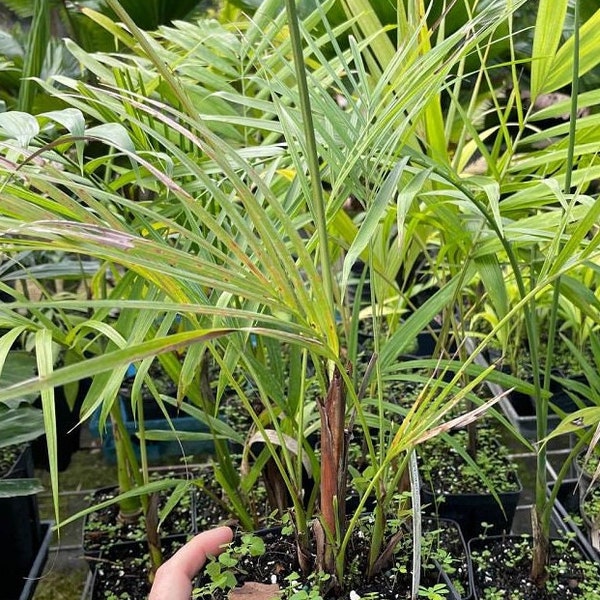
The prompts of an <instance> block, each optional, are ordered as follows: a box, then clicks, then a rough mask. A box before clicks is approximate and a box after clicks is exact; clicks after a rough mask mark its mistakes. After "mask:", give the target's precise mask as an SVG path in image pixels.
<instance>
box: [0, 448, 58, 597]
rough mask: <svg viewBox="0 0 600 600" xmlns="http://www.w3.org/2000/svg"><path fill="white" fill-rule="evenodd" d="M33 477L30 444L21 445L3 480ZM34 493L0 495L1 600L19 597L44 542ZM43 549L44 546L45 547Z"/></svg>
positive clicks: (43, 531)
mask: <svg viewBox="0 0 600 600" xmlns="http://www.w3.org/2000/svg"><path fill="white" fill-rule="evenodd" d="M32 477H33V458H32V454H31V447H30V446H29V445H27V446H24V447H23V449H22V450H21V451H20V454H19V455H18V457H17V459H16V461H15V463H14V464H13V466H12V468H11V469H10V470H9V471H8V472H7V473H6V475H4V477H3V479H24V478H32ZM44 533H45V530H42V525H41V523H40V515H39V509H38V502H37V496H36V495H35V494H33V495H29V496H14V497H11V498H0V565H1V566H2V574H3V575H2V581H1V582H0V590H1V592H0V597H1V598H2V599H3V600H13V599H14V598H19V597H20V594H21V590H22V588H23V580H24V578H25V577H27V576H28V574H29V572H30V570H31V567H32V565H33V564H34V563H35V560H36V557H37V555H38V552H39V550H40V547H41V546H42V542H43V541H44ZM46 551H47V547H46Z"/></svg>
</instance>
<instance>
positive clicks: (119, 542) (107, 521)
mask: <svg viewBox="0 0 600 600" xmlns="http://www.w3.org/2000/svg"><path fill="white" fill-rule="evenodd" d="M167 492H168V491H167ZM117 495H118V488H117V487H115V486H110V487H105V488H101V489H98V490H96V491H95V492H94V493H93V494H92V497H91V498H90V506H94V505H96V504H99V503H100V502H104V501H106V500H109V499H111V498H114V497H115V496H117ZM185 498H186V499H185V501H183V499H182V500H181V501H180V502H179V503H178V505H177V506H176V507H175V508H173V510H172V511H171V512H170V513H169V515H168V516H167V518H166V519H165V521H164V522H163V524H162V526H161V543H165V544H167V545H169V544H171V543H172V542H173V540H181V539H183V540H185V539H187V538H189V537H191V536H192V535H193V534H194V533H195V532H196V522H195V519H196V507H195V494H194V490H190V491H189V494H188V495H186V496H185ZM161 500H162V499H161ZM166 500H167V498H165V499H164V501H161V503H160V506H164V504H165V502H166ZM159 509H160V507H159ZM118 515H119V508H118V505H117V504H116V503H115V504H111V505H110V506H109V507H107V508H104V509H101V510H100V511H95V512H93V513H90V514H88V515H86V516H85V517H84V520H83V527H82V532H83V533H82V544H81V545H82V549H83V556H84V558H85V560H86V561H87V563H88V566H89V568H90V570H93V569H94V567H95V566H96V565H97V563H98V560H99V559H100V555H101V554H103V553H104V554H106V553H109V552H111V551H112V549H113V548H114V549H115V550H116V551H120V549H121V548H126V547H128V546H139V544H140V542H141V541H143V540H144V539H145V537H146V532H145V528H144V520H143V516H142V515H141V514H140V517H139V519H138V520H137V521H136V522H135V523H131V524H126V523H123V522H122V521H120V520H119V517H118Z"/></svg>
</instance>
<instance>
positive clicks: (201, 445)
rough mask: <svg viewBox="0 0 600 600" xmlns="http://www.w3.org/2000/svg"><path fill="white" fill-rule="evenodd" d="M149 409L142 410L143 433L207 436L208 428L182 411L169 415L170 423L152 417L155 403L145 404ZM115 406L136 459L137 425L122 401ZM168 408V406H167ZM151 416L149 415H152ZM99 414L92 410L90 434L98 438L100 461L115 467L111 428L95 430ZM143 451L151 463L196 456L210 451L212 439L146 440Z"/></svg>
mask: <svg viewBox="0 0 600 600" xmlns="http://www.w3.org/2000/svg"><path fill="white" fill-rule="evenodd" d="M148 404H149V406H148V408H149V410H148V411H146V410H145V411H144V414H145V415H146V418H145V420H144V426H145V428H146V430H147V431H150V430H158V431H172V427H173V429H174V430H175V431H180V432H191V433H209V428H208V427H207V426H206V425H205V424H204V423H202V422H201V421H199V420H198V419H195V418H194V417H191V416H189V415H187V414H186V413H184V412H176V411H174V412H173V413H172V416H171V415H170V419H171V424H172V427H171V424H170V423H169V421H167V419H166V418H165V417H164V416H160V415H158V414H156V410H154V411H153V410H150V409H151V408H155V406H152V405H153V404H154V405H155V403H148ZM119 405H120V408H121V414H122V415H123V420H124V423H125V428H126V429H127V431H128V432H129V434H130V437H131V441H132V444H133V447H134V450H135V452H136V455H137V456H138V458H139V457H140V440H139V438H138V436H137V432H138V430H139V427H138V424H137V422H136V420H135V418H134V417H133V415H132V414H131V410H130V407H129V406H128V405H127V403H126V402H125V401H124V400H123V398H120V399H119ZM170 408H171V407H170ZM153 412H154V413H155V414H153V415H152V413H153ZM148 414H151V416H152V418H148ZM99 419H100V411H96V412H95V413H94V414H93V415H92V418H91V419H90V431H91V433H92V435H93V436H94V437H100V438H102V455H103V457H104V460H105V461H106V462H107V463H108V464H116V462H117V456H116V450H115V439H114V436H113V431H112V428H111V427H110V424H109V423H107V424H106V426H105V428H104V430H103V431H102V433H101V432H100V428H99ZM146 451H147V454H148V460H149V461H150V462H151V463H158V462H161V461H164V459H165V458H171V457H181V455H182V452H183V454H185V455H186V456H189V455H199V454H210V453H212V452H213V451H214V444H213V442H212V440H196V441H190V440H186V441H181V442H179V441H177V440H167V441H158V440H147V441H146Z"/></svg>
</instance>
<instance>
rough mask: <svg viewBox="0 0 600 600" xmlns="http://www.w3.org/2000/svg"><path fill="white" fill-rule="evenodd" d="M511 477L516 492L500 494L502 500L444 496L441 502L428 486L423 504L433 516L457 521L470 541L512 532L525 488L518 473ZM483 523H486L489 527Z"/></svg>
mask: <svg viewBox="0 0 600 600" xmlns="http://www.w3.org/2000/svg"><path fill="white" fill-rule="evenodd" d="M511 477H512V478H513V482H514V485H515V488H516V489H515V491H512V492H500V493H498V495H497V497H498V499H496V498H495V497H494V496H493V495H492V494H490V493H488V494H444V501H443V502H438V501H437V495H436V494H435V493H434V491H433V490H432V489H431V487H430V486H429V485H427V484H424V485H423V486H422V488H421V496H422V502H423V505H427V506H426V508H425V510H426V511H428V512H430V513H431V514H434V515H437V516H439V517H442V518H445V519H452V520H453V521H456V522H457V523H458V524H459V525H460V528H461V530H462V532H463V535H464V536H465V539H467V540H470V539H471V538H473V537H477V536H478V535H480V534H482V533H487V534H489V535H498V534H501V533H508V532H509V531H510V529H511V527H512V522H513V518H514V516H515V511H516V509H517V505H518V503H519V497H520V496H521V491H522V489H523V487H522V485H521V482H520V480H519V478H518V476H517V475H516V473H513V474H512V475H511ZM498 501H499V502H498ZM483 522H485V523H486V526H485V527H484V526H483V525H482V523H483Z"/></svg>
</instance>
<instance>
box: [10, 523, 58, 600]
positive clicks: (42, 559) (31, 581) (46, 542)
mask: <svg viewBox="0 0 600 600" xmlns="http://www.w3.org/2000/svg"><path fill="white" fill-rule="evenodd" d="M52 525H53V522H52V521H42V523H41V527H42V538H41V543H40V546H39V549H38V553H37V555H36V557H35V560H34V561H33V564H32V565H31V569H30V570H29V574H28V575H27V577H26V578H25V579H24V586H23V590H22V591H21V594H20V596H18V599H19V600H31V598H33V595H34V593H35V589H36V587H37V584H38V581H39V580H40V577H41V576H42V572H43V571H44V566H45V565H46V560H47V559H48V550H49V548H50V542H51V540H52ZM2 598H4V596H2Z"/></svg>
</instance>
